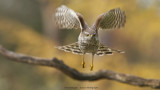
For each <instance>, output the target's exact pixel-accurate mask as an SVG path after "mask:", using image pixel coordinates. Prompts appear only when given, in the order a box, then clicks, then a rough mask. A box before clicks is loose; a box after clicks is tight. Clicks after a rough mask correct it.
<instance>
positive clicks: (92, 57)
mask: <svg viewBox="0 0 160 90" xmlns="http://www.w3.org/2000/svg"><path fill="white" fill-rule="evenodd" d="M93 60H94V54H92V64H91V68H90V70H91V71H92V70H93Z"/></svg>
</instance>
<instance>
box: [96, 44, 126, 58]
mask: <svg viewBox="0 0 160 90" xmlns="http://www.w3.org/2000/svg"><path fill="white" fill-rule="evenodd" d="M114 52H116V53H125V52H124V51H121V50H115V49H111V48H109V47H107V46H105V45H103V44H100V46H99V48H98V51H97V53H96V55H98V56H103V55H112V54H113V53H114Z"/></svg>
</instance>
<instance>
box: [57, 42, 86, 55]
mask: <svg viewBox="0 0 160 90" xmlns="http://www.w3.org/2000/svg"><path fill="white" fill-rule="evenodd" d="M56 48H58V49H60V50H63V51H65V52H72V53H73V54H79V55H83V53H82V52H81V50H80V49H79V45H78V42H75V43H72V44H69V45H65V46H58V47H56Z"/></svg>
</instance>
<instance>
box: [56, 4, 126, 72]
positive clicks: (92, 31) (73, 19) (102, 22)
mask: <svg viewBox="0 0 160 90" xmlns="http://www.w3.org/2000/svg"><path fill="white" fill-rule="evenodd" d="M54 16H55V22H56V24H57V26H58V27H59V28H60V29H80V30H81V32H80V34H79V37H78V41H77V42H75V43H72V44H69V45H65V46H58V47H57V48H58V49H60V50H64V51H66V52H72V53H73V54H79V55H83V59H82V67H83V68H84V67H85V61H84V55H85V54H87V53H91V54H92V63H91V66H90V70H91V71H92V70H93V60H94V55H98V56H103V55H111V54H113V53H114V52H117V53H124V52H123V51H120V50H115V49H111V48H109V47H107V46H105V45H103V44H101V43H100V42H99V38H98V31H99V30H116V29H120V28H121V27H123V26H124V25H125V23H126V15H125V12H124V11H122V10H121V9H120V8H115V9H111V10H109V11H108V12H106V13H103V14H101V15H99V16H98V18H97V20H96V21H95V23H94V24H93V25H92V26H91V27H89V26H88V25H87V23H86V22H85V21H84V18H83V16H82V15H81V14H80V13H77V12H75V11H74V10H72V9H70V8H68V7H67V6H65V5H62V6H60V7H58V8H57V9H56V12H55V14H54Z"/></svg>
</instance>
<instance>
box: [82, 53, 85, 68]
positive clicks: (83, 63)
mask: <svg viewBox="0 0 160 90" xmlns="http://www.w3.org/2000/svg"><path fill="white" fill-rule="evenodd" d="M84 65H85V62H84V54H83V60H82V68H84Z"/></svg>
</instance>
